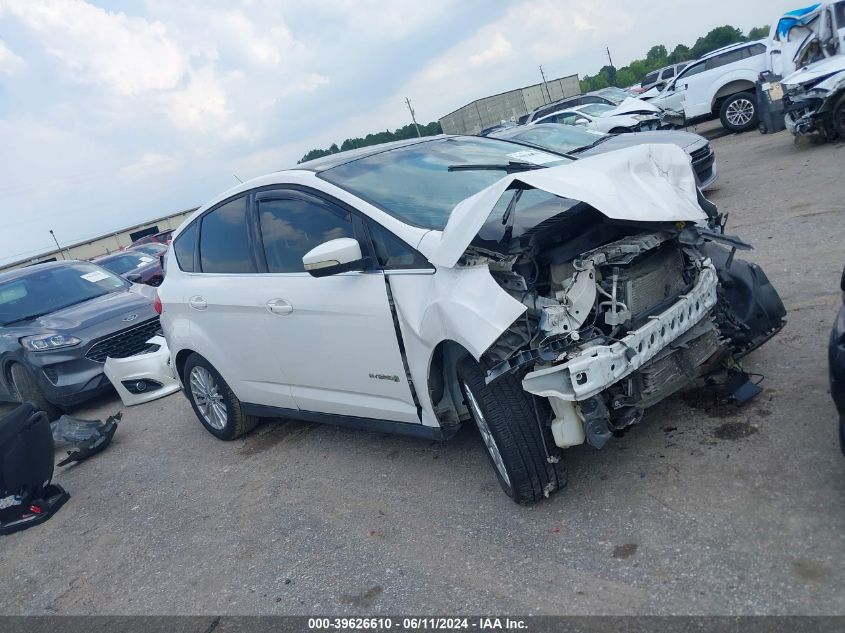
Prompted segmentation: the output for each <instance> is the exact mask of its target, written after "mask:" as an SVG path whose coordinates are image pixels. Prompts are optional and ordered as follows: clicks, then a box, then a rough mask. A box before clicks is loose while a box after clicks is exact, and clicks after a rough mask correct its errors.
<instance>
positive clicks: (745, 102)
mask: <svg viewBox="0 0 845 633" xmlns="http://www.w3.org/2000/svg"><path fill="white" fill-rule="evenodd" d="M725 118H726V119H727V120H728V121H729V122H730V124H731V125H735V126H736V127H745V126H746V125H748V124H749V123H750V122H751V120H752V119H753V118H754V104H753V103H751V101H750V100H749V99H744V98H743V99H737V100H736V101H734V102H732V103H731V104H730V105H729V106H728V109H727V111H726V112H725Z"/></svg>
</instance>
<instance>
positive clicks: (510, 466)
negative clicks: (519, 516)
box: [457, 357, 566, 504]
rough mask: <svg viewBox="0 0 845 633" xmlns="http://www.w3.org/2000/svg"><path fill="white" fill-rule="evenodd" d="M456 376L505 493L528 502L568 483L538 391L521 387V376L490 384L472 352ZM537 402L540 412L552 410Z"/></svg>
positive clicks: (460, 366) (501, 378)
mask: <svg viewBox="0 0 845 633" xmlns="http://www.w3.org/2000/svg"><path fill="white" fill-rule="evenodd" d="M457 375H458V383H459V385H460V388H461V393H462V395H463V397H464V402H465V404H466V406H467V409H469V412H470V415H471V416H472V419H473V421H474V422H475V424H476V426H477V427H478V430H479V432H480V433H481V439H482V440H483V441H484V446H485V448H486V449H487V457H488V458H489V459H490V463H491V464H492V465H493V469H494V471H495V472H496V478H497V479H498V480H499V485H500V486H501V487H502V490H504V491H505V494H507V495H508V496H509V497H510V498H511V499H513V500H514V501H516V502H517V503H522V504H528V503H534V502H536V501H539V500H540V499H542V498H544V497H548V496H549V495H550V494H551V493H553V492H555V491H556V490H560V489H561V488H563V487H564V486H566V468H565V466H564V463H563V459H562V457H561V451H560V449H559V448H558V447H557V446H556V445H555V443H554V438H553V437H552V434H551V430H550V429H549V427H548V426H547V425H546V424H545V421H544V422H543V423H542V431H541V428H540V426H541V425H540V423H538V421H537V418H536V416H535V408H534V402H533V401H532V400H533V398H534V396H532V395H531V394H529V393H526V392H525V390H523V388H522V375H513V374H506V375H503V376H501V377H500V378H498V379H497V380H496V381H495V382H494V383H493V384H491V385H488V384H487V383H486V381H485V379H484V373H483V372H482V371H481V368H480V367H479V366H478V363H476V362H475V361H474V360H473V359H472V358H469V357H467V358H465V359H463V360H462V361H461V362H460V363H458V367H457ZM537 404H538V408H539V409H540V411H541V412H548V406H547V405H546V406H540V404H541V403H537ZM542 404H543V405H545V403H542ZM546 450H548V452H549V455H548V457H547V455H546ZM549 457H550V458H551V461H549Z"/></svg>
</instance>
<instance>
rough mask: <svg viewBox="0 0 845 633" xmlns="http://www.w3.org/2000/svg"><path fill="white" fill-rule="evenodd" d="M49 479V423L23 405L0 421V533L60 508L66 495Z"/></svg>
mask: <svg viewBox="0 0 845 633" xmlns="http://www.w3.org/2000/svg"><path fill="white" fill-rule="evenodd" d="M52 478H53V434H52V432H51V430H50V422H49V420H48V419H47V414H46V413H44V412H43V411H40V410H39V409H38V408H37V407H36V406H35V405H34V404H33V403H31V402H26V403H24V404H22V405H20V406H19V407H18V408H17V409H15V410H14V411H12V413H10V414H9V415H7V416H6V417H4V418H3V419H0V534H11V533H12V532H18V531H20V530H24V529H26V528H29V527H34V526H36V525H39V524H41V523H44V521H46V520H47V519H49V518H50V517H52V516H53V515H54V514H55V513H56V512H57V511H58V510H59V508H61V507H62V505H64V503H65V502H66V501H67V500H68V499H69V498H70V495H69V494H68V493H67V492H65V490H64V489H63V488H62V487H61V486H58V485H56V484H52V483H50V480H51V479H52ZM45 482H46V483H45Z"/></svg>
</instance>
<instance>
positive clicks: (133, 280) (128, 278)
mask: <svg viewBox="0 0 845 633" xmlns="http://www.w3.org/2000/svg"><path fill="white" fill-rule="evenodd" d="M141 279H143V277H141V275H139V274H138V273H133V274H131V275H126V281H128V282H130V283H133V284H139V283H141Z"/></svg>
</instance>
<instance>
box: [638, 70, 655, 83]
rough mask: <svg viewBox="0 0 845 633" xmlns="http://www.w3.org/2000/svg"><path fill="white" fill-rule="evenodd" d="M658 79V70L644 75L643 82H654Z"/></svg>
mask: <svg viewBox="0 0 845 633" xmlns="http://www.w3.org/2000/svg"><path fill="white" fill-rule="evenodd" d="M656 81H657V72H653V73H649V74H647V75H646V76H645V77H643V80H642V82H641V83H642V84H653V83H654V82H656Z"/></svg>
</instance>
